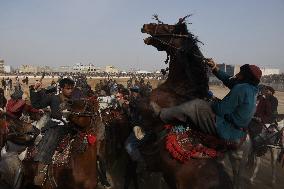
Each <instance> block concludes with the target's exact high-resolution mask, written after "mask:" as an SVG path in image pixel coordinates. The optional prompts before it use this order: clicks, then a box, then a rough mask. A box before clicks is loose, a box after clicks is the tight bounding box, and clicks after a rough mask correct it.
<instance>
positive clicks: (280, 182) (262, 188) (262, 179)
mask: <svg viewBox="0 0 284 189" xmlns="http://www.w3.org/2000/svg"><path fill="white" fill-rule="evenodd" d="M0 79H2V78H1V77H0ZM37 79H38V78H37ZM35 80H36V78H32V79H30V82H29V85H31V84H33V83H34V82H35ZM55 80H56V79H55ZM116 80H117V81H118V83H122V84H126V81H127V80H128V79H127V78H120V79H116ZM51 81H52V79H51V78H45V79H44V80H43V86H44V87H46V86H48V85H49V84H50V83H51ZM88 82H89V84H90V85H91V87H92V88H94V86H95V84H96V83H98V82H99V79H94V78H93V79H88ZM151 83H152V84H153V86H154V87H156V86H157V85H158V81H156V80H155V81H152V80H151ZM23 87H24V91H25V93H26V94H28V86H26V85H23ZM210 90H212V91H213V93H214V95H215V96H217V97H219V98H223V97H224V96H225V95H226V94H227V93H228V90H227V89H226V88H224V87H219V86H210ZM6 95H7V97H8V98H9V96H10V93H9V92H7V93H6ZM275 96H276V97H277V98H278V100H279V107H278V111H279V113H282V114H283V113H284V92H276V94H275ZM248 174H249V171H247V175H244V176H245V177H247V176H248ZM271 179H272V177H271V167H270V157H269V154H266V156H265V157H264V158H262V164H261V167H260V170H259V173H258V175H257V178H256V182H255V185H250V184H249V183H247V184H246V187H245V188H251V189H268V188H273V187H272V185H271ZM147 188H152V187H147ZM274 188H277V189H283V188H284V169H282V168H281V167H280V165H277V181H276V185H275V186H274Z"/></svg>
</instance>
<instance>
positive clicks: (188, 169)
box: [140, 16, 232, 189]
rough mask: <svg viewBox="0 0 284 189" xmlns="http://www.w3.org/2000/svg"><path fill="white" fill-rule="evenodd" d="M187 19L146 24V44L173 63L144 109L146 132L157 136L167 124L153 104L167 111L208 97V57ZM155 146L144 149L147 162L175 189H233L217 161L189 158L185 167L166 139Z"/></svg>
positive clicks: (170, 63) (143, 104)
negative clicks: (167, 145)
mask: <svg viewBox="0 0 284 189" xmlns="http://www.w3.org/2000/svg"><path fill="white" fill-rule="evenodd" d="M186 17H187V16H186ZM186 17H184V18H181V19H180V20H179V21H178V23H177V24H174V25H168V24H164V23H162V22H161V21H160V20H158V18H157V16H155V18H156V19H157V20H158V23H150V24H144V25H143V28H142V29H141V31H142V33H147V34H149V35H150V37H148V38H146V39H145V40H144V42H145V44H147V45H152V46H154V47H156V48H157V50H158V51H166V53H167V55H168V57H167V61H166V62H168V61H169V68H168V70H169V73H168V78H167V79H166V81H165V83H163V84H162V85H161V86H159V87H158V88H156V89H154V90H153V92H152V94H151V96H150V99H145V103H142V104H141V107H140V110H141V114H142V117H143V122H144V125H143V127H144V130H146V131H147V130H150V131H154V132H155V133H156V134H157V135H159V133H161V131H162V130H163V125H164V124H163V123H162V122H161V121H160V120H159V119H158V118H157V117H156V116H153V111H152V110H151V108H149V103H150V104H151V103H156V104H158V105H159V106H160V107H162V108H165V107H171V106H176V105H179V104H181V103H183V102H186V101H188V100H191V99H195V98H201V99H203V98H205V97H206V96H207V94H208V76H207V68H206V65H205V64H204V63H203V61H204V57H203V55H202V53H201V52H200V50H199V47H198V45H197V43H198V40H197V38H195V37H194V36H193V35H192V34H191V33H189V32H188V30H187V25H186V23H185V19H186ZM155 143H156V144H157V145H156V147H153V149H154V150H153V149H152V150H151V147H148V146H147V147H145V149H142V153H143V151H144V155H145V159H146V162H147V159H150V160H151V161H153V164H151V165H150V167H152V168H155V169H156V171H162V172H163V174H164V178H165V180H166V182H167V183H168V185H169V186H170V188H171V189H189V188H232V183H231V180H230V178H229V176H228V174H227V173H226V172H225V171H224V167H223V165H221V164H220V163H219V162H217V160H215V159H189V160H188V161H187V162H185V163H183V164H182V163H180V162H179V161H177V160H175V159H173V158H172V157H171V156H170V154H169V152H168V151H167V150H166V149H165V147H164V145H165V139H161V138H160V141H159V140H158V141H155ZM157 146H158V147H157ZM147 148H150V150H149V151H148V150H147ZM145 151H147V152H146V153H145ZM152 151H155V152H154V153H153V152H152ZM147 157H149V158H147ZM149 162H150V161H149ZM147 163H148V162H147ZM148 166H149V165H148Z"/></svg>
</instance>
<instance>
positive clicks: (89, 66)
mask: <svg viewBox="0 0 284 189" xmlns="http://www.w3.org/2000/svg"><path fill="white" fill-rule="evenodd" d="M73 70H74V71H75V72H84V73H87V72H88V73H90V72H95V71H96V70H97V69H96V67H95V65H93V64H92V63H89V64H87V65H83V64H82V63H77V64H76V65H75V66H73Z"/></svg>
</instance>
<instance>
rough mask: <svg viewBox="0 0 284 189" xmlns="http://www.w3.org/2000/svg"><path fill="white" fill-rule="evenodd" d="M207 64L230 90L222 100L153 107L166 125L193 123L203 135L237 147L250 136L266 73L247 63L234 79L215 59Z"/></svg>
mask: <svg viewBox="0 0 284 189" xmlns="http://www.w3.org/2000/svg"><path fill="white" fill-rule="evenodd" d="M206 62H207V64H208V65H209V67H211V68H212V72H213V74H214V75H215V76H216V77H217V78H218V79H220V80H221V81H222V82H223V84H224V85H225V86H227V87H228V88H229V89H230V92H229V93H228V94H227V95H226V96H225V97H224V98H223V99H222V100H220V101H218V102H215V103H213V104H212V105H210V104H209V103H208V102H206V101H205V100H202V99H194V100H192V101H189V102H186V103H183V104H181V105H179V106H175V107H170V108H163V109H161V110H160V111H158V110H159V107H155V106H157V105H156V104H154V105H153V108H154V109H155V110H156V112H159V116H160V118H161V119H162V120H163V121H164V122H166V123H169V122H171V121H175V120H179V121H182V122H189V123H192V125H191V126H192V127H194V128H195V129H197V130H200V131H201V132H204V133H206V134H209V135H215V136H218V137H220V138H221V139H223V140H225V141H229V142H233V143H234V144H236V145H237V144H239V143H240V141H242V139H243V138H244V137H245V136H246V130H247V128H248V125H249V122H250V120H251V119H252V117H253V115H254V112H255V106H256V95H257V92H258V84H259V82H260V78H261V75H262V72H261V70H260V69H259V67H257V66H255V65H249V64H245V65H243V66H241V67H240V72H239V73H238V74H236V75H235V77H231V76H229V75H227V74H226V73H225V72H223V71H221V70H220V69H219V68H218V67H217V66H216V63H215V62H214V61H213V60H212V59H208V60H207V61H206Z"/></svg>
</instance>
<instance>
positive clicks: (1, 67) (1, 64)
mask: <svg viewBox="0 0 284 189" xmlns="http://www.w3.org/2000/svg"><path fill="white" fill-rule="evenodd" d="M0 73H4V60H3V59H0Z"/></svg>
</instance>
